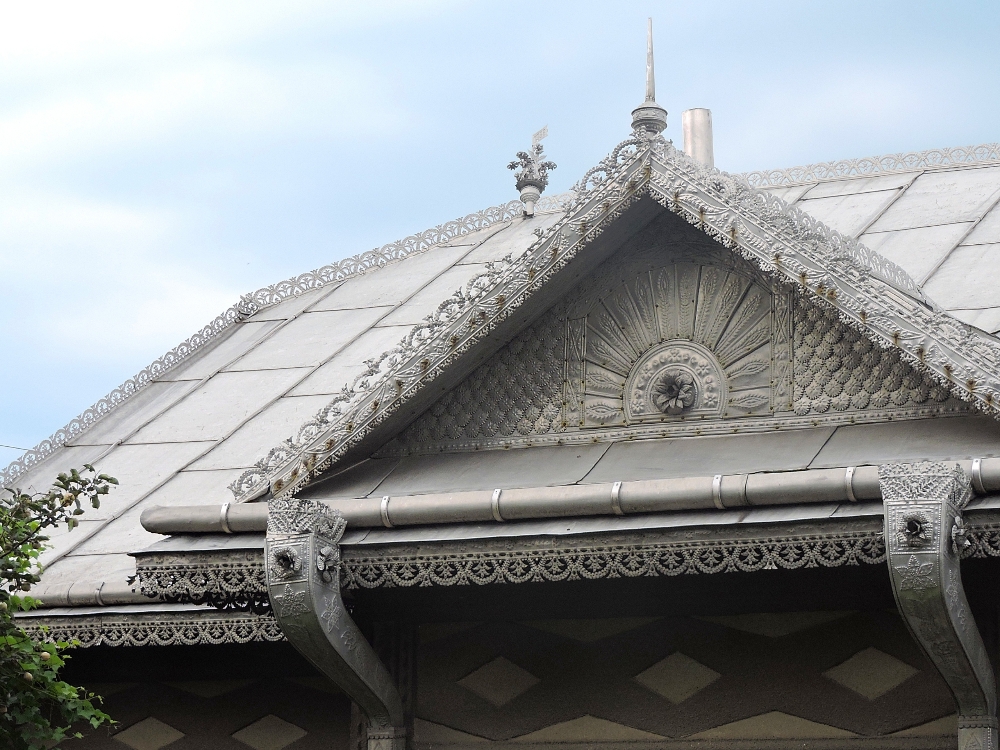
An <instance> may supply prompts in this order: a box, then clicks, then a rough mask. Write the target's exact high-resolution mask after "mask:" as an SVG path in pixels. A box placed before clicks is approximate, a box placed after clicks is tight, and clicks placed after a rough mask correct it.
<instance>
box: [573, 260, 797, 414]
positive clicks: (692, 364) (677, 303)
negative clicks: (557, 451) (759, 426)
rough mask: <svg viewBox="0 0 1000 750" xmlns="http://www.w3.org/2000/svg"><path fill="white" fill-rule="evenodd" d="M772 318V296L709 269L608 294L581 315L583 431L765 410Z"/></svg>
mask: <svg viewBox="0 0 1000 750" xmlns="http://www.w3.org/2000/svg"><path fill="white" fill-rule="evenodd" d="M772 309H773V301H772V294H771V291H770V289H767V288H765V287H764V286H763V285H762V284H760V283H759V282H757V281H756V280H755V279H753V278H750V277H749V276H745V275H743V274H741V273H738V272H737V271H735V270H734V269H732V268H726V267H723V266H716V265H710V264H707V263H701V264H699V263H685V262H680V263H675V264H671V265H666V266H663V267H660V268H652V269H650V270H648V271H643V272H641V273H639V274H638V276H636V277H635V278H634V279H628V280H627V281H624V282H623V283H622V284H621V285H620V286H619V287H617V288H613V289H610V290H609V291H608V292H607V293H605V294H603V295H602V296H601V298H600V299H598V300H595V303H594V304H593V305H592V307H590V309H589V310H588V311H587V314H586V335H585V337H584V338H585V352H584V359H585V367H586V376H585V378H584V383H585V386H584V399H583V400H584V405H585V406H584V415H585V416H584V426H598V425H611V424H622V423H625V424H631V423H635V422H650V421H661V420H664V419H675V418H676V419H682V418H687V417H689V416H696V417H699V418H707V417H721V416H745V415H748V414H754V413H760V412H761V411H766V410H768V408H769V407H770V404H771V401H772V385H771V384H772V381H773V380H774V379H775V378H774V375H773V365H772V362H773V355H772V350H773V349H774V346H773V340H774V335H773V329H774V322H773V315H772ZM782 361H783V362H785V361H787V354H784V356H783V358H782ZM571 369H572V368H571ZM675 391H676V393H675Z"/></svg>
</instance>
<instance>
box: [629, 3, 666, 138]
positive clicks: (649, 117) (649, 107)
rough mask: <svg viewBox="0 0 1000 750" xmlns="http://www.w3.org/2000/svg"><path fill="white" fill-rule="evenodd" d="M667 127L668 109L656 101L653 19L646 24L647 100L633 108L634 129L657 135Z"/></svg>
mask: <svg viewBox="0 0 1000 750" xmlns="http://www.w3.org/2000/svg"><path fill="white" fill-rule="evenodd" d="M666 127H667V110H665V109H664V108H663V107H661V106H660V105H659V104H657V103H656V78H655V76H654V74H653V19H652V18H650V19H649V22H648V25H647V26H646V101H644V102H643V103H642V104H640V105H639V106H638V107H636V108H635V109H634V110H632V130H634V131H635V132H636V135H642V134H646V135H657V134H658V133H662V132H663V131H664V130H665V129H666Z"/></svg>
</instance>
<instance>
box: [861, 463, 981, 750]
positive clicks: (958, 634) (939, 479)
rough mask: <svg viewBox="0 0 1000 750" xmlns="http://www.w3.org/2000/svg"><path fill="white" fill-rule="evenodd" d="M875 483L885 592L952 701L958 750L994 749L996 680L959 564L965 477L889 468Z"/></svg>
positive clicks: (913, 467) (957, 470)
mask: <svg viewBox="0 0 1000 750" xmlns="http://www.w3.org/2000/svg"><path fill="white" fill-rule="evenodd" d="M879 483H880V484H881V486H882V498H883V502H884V509H885V540H886V549H887V552H888V555H887V558H886V559H887V561H888V564H889V576H890V579H891V581H892V589H893V594H894V595H895V597H896V604H897V606H898V607H899V611H900V613H901V614H902V615H903V619H904V620H905V622H906V624H907V626H908V627H909V629H910V632H911V633H913V637H914V638H915V639H916V641H917V643H919V644H920V646H921V648H923V650H924V652H925V653H926V654H927V656H928V657H929V658H930V660H931V661H932V662H933V663H934V666H935V667H937V670H938V671H939V672H940V673H941V676H942V677H944V679H945V681H946V682H947V683H948V687H949V688H950V689H951V692H952V693H953V694H954V696H955V701H956V702H957V703H958V714H959V719H958V748H959V750H996V748H997V716H996V708H997V702H996V682H995V680H994V677H993V669H992V667H991V666H990V661H989V658H988V656H987V654H986V648H985V646H984V645H983V639H982V637H981V636H980V634H979V629H978V628H977V627H976V621H975V620H974V619H973V617H972V614H971V612H970V610H969V603H968V601H967V600H966V597H965V589H964V588H963V586H962V574H961V569H960V566H959V559H960V555H961V552H962V550H963V548H964V547H965V546H966V545H968V543H969V542H968V540H967V539H966V538H965V525H964V523H963V520H962V510H963V509H964V508H965V506H966V505H967V504H968V502H969V499H970V498H971V497H972V492H971V489H970V486H969V479H968V477H967V476H966V475H965V472H964V471H963V470H962V467H961V466H959V465H958V464H951V465H947V464H943V463H919V464H889V465H885V466H880V467H879Z"/></svg>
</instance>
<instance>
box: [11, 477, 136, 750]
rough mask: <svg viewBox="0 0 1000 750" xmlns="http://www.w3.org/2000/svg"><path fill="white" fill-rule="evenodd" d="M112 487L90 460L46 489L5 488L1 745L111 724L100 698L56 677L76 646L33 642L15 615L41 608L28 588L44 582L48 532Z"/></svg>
mask: <svg viewBox="0 0 1000 750" xmlns="http://www.w3.org/2000/svg"><path fill="white" fill-rule="evenodd" d="M113 484H118V480H117V479H115V478H114V477H109V476H107V475H106V474H97V473H96V472H95V471H94V467H93V466H90V465H89V464H85V465H84V468H83V470H82V471H78V470H77V469H73V470H72V471H70V472H69V473H68V474H60V475H59V476H58V477H57V478H56V480H55V482H53V484H52V488H51V489H50V490H49V491H48V492H45V493H34V494H29V493H27V492H22V491H21V490H19V489H6V490H4V491H3V492H0V747H4V748H12V749H13V750H41V748H46V747H50V746H51V744H52V743H53V742H55V741H59V740H62V739H65V738H66V737H70V736H75V737H79V736H81V735H80V733H79V732H74V731H73V726H74V725H78V724H81V723H86V724H89V725H90V726H92V727H95V728H96V727H99V726H101V725H102V724H106V723H113V721H112V719H111V717H110V716H108V715H107V714H106V713H104V712H103V711H101V710H100V709H99V708H98V707H97V705H98V704H99V703H100V698H99V697H98V696H96V695H94V694H93V693H88V692H86V691H85V690H83V689H82V688H77V687H74V686H72V685H69V684H67V683H65V682H63V681H61V680H60V679H59V670H60V668H61V667H62V666H63V665H64V664H65V663H66V659H68V658H69V657H68V656H67V655H66V654H65V653H64V651H65V650H66V649H68V648H70V647H71V646H73V645H77V644H74V643H67V642H54V643H46V642H40V641H36V640H34V639H33V638H32V637H31V636H30V635H29V634H28V633H26V632H25V631H24V629H23V628H21V627H20V626H19V625H18V623H17V621H16V620H15V619H14V615H15V614H16V613H18V612H27V611H28V610H30V609H33V608H34V607H37V606H38V605H39V601H38V600H37V599H33V598H32V597H31V596H29V595H28V594H27V593H25V592H27V591H29V590H30V589H31V586H32V585H33V584H35V583H38V581H39V580H40V574H41V566H40V564H39V561H38V558H39V555H40V554H41V553H42V551H43V550H44V549H45V546H46V545H45V542H47V541H48V539H49V537H48V536H46V532H47V531H48V530H50V529H54V528H58V527H60V526H62V525H63V524H65V525H66V526H67V527H68V529H69V530H70V531H72V530H73V528H74V527H75V526H76V525H77V516H80V515H82V514H83V512H84V505H85V504H89V505H90V506H91V507H93V508H98V507H100V504H101V500H100V499H101V496H102V495H106V494H107V493H108V491H109V490H110V489H111V485H113Z"/></svg>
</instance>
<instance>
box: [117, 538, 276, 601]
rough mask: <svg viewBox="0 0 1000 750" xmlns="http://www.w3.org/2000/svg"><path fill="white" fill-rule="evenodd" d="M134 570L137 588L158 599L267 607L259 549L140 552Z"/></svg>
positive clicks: (262, 563)
mask: <svg viewBox="0 0 1000 750" xmlns="http://www.w3.org/2000/svg"><path fill="white" fill-rule="evenodd" d="M136 571H137V573H138V580H139V590H140V591H141V592H142V593H143V594H144V595H145V596H148V597H151V598H156V599H160V600H161V601H165V602H185V603H191V604H210V605H211V606H213V607H215V608H216V609H222V610H236V611H249V612H254V613H262V612H267V611H269V610H270V603H269V602H268V599H267V593H266V591H267V587H266V585H265V578H264V558H263V556H262V555H261V553H260V550H240V551H238V552H227V553H225V554H219V553H215V552H192V553H188V554H176V553H158V554H143V555H139V556H137V558H136Z"/></svg>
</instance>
